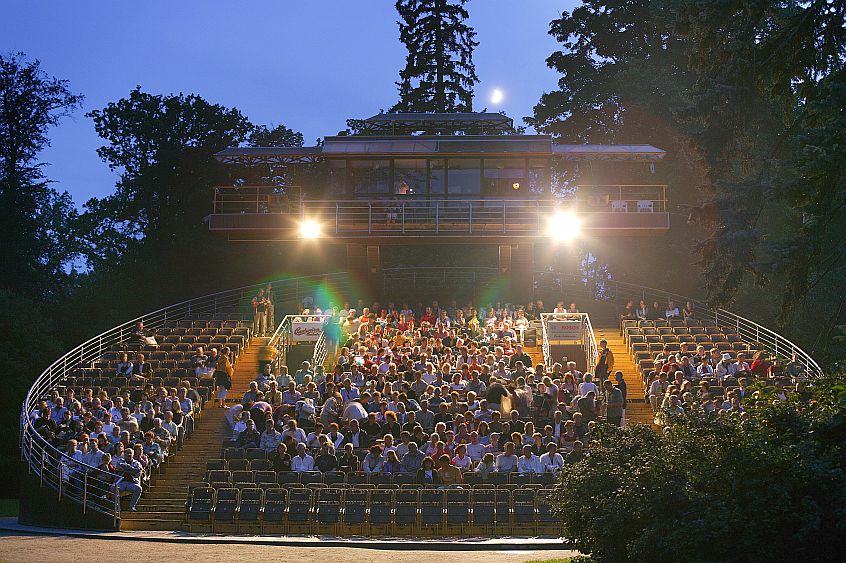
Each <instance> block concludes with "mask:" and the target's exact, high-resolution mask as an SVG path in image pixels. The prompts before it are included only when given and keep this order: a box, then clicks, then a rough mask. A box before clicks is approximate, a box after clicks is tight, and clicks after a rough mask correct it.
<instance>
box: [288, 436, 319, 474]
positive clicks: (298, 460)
mask: <svg viewBox="0 0 846 563" xmlns="http://www.w3.org/2000/svg"><path fill="white" fill-rule="evenodd" d="M291 470H292V471H296V472H297V473H302V472H304V471H314V458H313V457H311V456H310V455H309V454H308V452H307V451H306V447H305V444H303V443H299V444H297V455H295V456H294V457H293V459H291Z"/></svg>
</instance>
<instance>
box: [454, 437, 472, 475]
mask: <svg viewBox="0 0 846 563" xmlns="http://www.w3.org/2000/svg"><path fill="white" fill-rule="evenodd" d="M452 465H453V466H455V467H457V468H458V469H459V470H460V471H461V472H462V473H463V472H464V471H467V470H469V469H470V468H471V467H472V465H473V461H472V460H471V459H470V457H469V456H468V455H467V445H466V444H459V445H458V446H456V448H455V457H453V458H452Z"/></svg>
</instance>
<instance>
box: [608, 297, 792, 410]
mask: <svg viewBox="0 0 846 563" xmlns="http://www.w3.org/2000/svg"><path fill="white" fill-rule="evenodd" d="M658 319H664V320H668V321H674V320H684V321H695V320H696V311H695V309H694V306H693V304H692V303H691V302H689V301H688V302H686V303H685V305H684V307H683V308H682V309H681V310H680V309H679V308H678V307H677V306H676V305H675V303H674V302H673V301H668V302H667V306H666V307H662V306H661V305H660V304H659V303H658V302H654V303H653V304H652V305H651V306H650V305H647V303H646V301H643V300H641V301H640V303H639V304H638V305H635V304H634V301H629V302H628V303H627V304H626V306H625V308H624V309H623V312H622V314H621V320H622V321H623V323H624V324H625V321H654V320H658ZM694 346H695V347H694ZM652 359H653V360H654V369H653V370H650V371H648V372H646V373H644V380H643V381H644V388H645V397H644V399H645V401H646V402H648V403H649V404H650V405H651V407H652V412H653V414H654V415H655V422H656V423H658V424H662V423H665V422H666V421H667V417H668V416H672V415H673V414H680V413H684V412H687V411H688V410H691V409H701V410H702V411H703V412H705V413H714V414H730V413H739V414H740V413H743V412H744V407H743V405H744V401H747V400H757V398H758V397H759V396H760V392H759V391H752V390H751V389H750V384H751V383H753V382H754V381H763V382H765V383H767V384H772V385H773V388H774V393H775V397H776V398H777V399H778V400H783V401H786V400H787V397H788V394H789V393H797V394H800V395H801V394H802V393H803V388H804V385H805V377H804V375H805V368H804V366H803V365H802V364H801V362H799V358H798V355H797V354H796V353H794V354H793V355H792V357H791V360H790V361H789V362H788V363H787V364H786V365H783V366H782V365H781V364H780V363H779V362H778V360H777V359H776V358H775V357H774V356H772V355H771V354H769V353H767V352H766V351H764V350H757V351H755V352H751V353H747V352H742V351H738V352H737V354H736V355H733V354H732V353H731V352H729V351H721V350H720V349H719V348H717V347H709V348H707V349H706V347H705V346H704V345H701V344H700V345H696V344H691V343H688V342H681V343H679V344H678V349H677V350H676V349H675V347H673V346H670V345H665V346H664V347H663V349H662V350H661V351H659V352H656V353H654V354H653V355H652ZM789 387H792V389H789ZM717 391H719V392H717ZM723 391H725V392H724V393H723Z"/></svg>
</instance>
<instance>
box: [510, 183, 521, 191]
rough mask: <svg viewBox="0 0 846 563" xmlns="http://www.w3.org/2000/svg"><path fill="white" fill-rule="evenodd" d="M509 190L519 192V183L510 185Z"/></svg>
mask: <svg viewBox="0 0 846 563" xmlns="http://www.w3.org/2000/svg"><path fill="white" fill-rule="evenodd" d="M511 188H512V189H514V190H519V189H520V182H514V183H513V184H511Z"/></svg>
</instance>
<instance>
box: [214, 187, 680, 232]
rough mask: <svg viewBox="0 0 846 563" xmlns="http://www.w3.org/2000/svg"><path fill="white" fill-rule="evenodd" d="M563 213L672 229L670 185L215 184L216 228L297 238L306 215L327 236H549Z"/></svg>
mask: <svg viewBox="0 0 846 563" xmlns="http://www.w3.org/2000/svg"><path fill="white" fill-rule="evenodd" d="M556 211H572V212H574V213H577V214H578V216H579V219H580V220H581V222H582V228H583V229H584V230H587V231H591V230H619V229H666V228H668V227H669V216H668V214H667V200H666V186H663V185H654V186H648V185H639V186H634V185H630V186H623V185H614V186H588V187H584V188H582V189H580V190H577V191H576V192H575V195H574V196H573V197H570V198H549V197H544V198H535V199H525V198H516V197H506V196H501V195H500V196H478V195H473V196H457V195H450V196H429V195H419V194H410V195H384V196H374V195H372V194H371V195H370V196H369V197H367V198H361V199H338V200H308V199H302V200H298V201H297V200H295V199H293V198H291V196H289V195H288V194H287V193H285V192H284V190H283V189H281V188H268V187H240V188H223V187H221V188H216V189H215V201H214V214H213V215H212V217H211V221H210V228H211V229H212V230H222V231H236V230H242V231H268V230H276V231H280V232H281V233H283V234H287V235H290V236H296V233H297V228H298V225H299V222H300V221H301V220H304V219H307V220H310V221H315V222H317V223H319V224H320V225H321V227H322V233H323V235H324V236H337V237H360V236H366V237H370V236H383V237H396V236H465V235H471V236H473V237H484V236H490V237H495V236H503V235H506V236H516V237H537V236H545V235H546V234H548V230H549V222H550V219H551V217H553V216H554V214H555V212H556Z"/></svg>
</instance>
